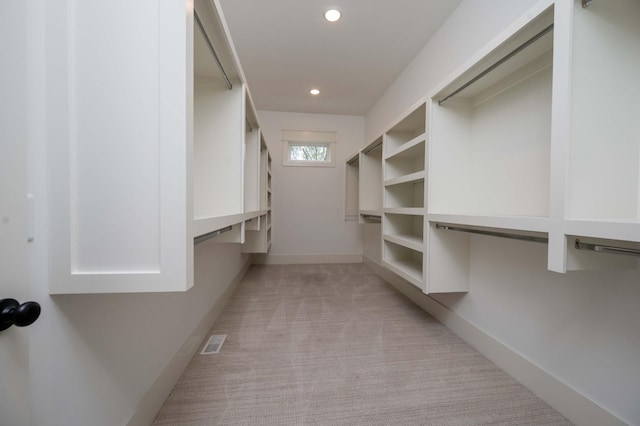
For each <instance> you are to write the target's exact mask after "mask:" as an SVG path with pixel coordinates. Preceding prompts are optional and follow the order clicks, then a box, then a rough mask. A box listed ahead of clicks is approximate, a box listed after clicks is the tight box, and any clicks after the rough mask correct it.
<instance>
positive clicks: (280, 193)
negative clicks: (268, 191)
mask: <svg viewBox="0 0 640 426" xmlns="http://www.w3.org/2000/svg"><path fill="white" fill-rule="evenodd" d="M258 117H259V119H260V124H261V126H262V131H263V132H264V135H265V138H266V141H267V145H268V146H269V151H270V152H271V157H272V166H271V173H272V187H273V199H272V208H273V213H272V219H273V233H272V245H271V251H270V254H269V256H270V257H271V258H280V259H284V257H283V256H287V257H290V256H292V255H296V256H301V255H302V256H304V255H308V256H316V255H331V256H336V255H337V256H338V257H339V256H341V255H362V235H361V233H362V229H361V227H360V226H359V225H358V222H354V221H349V222H347V221H345V220H344V216H345V192H344V191H345V161H346V159H347V157H348V156H349V155H352V154H353V153H354V152H356V151H358V149H360V148H361V147H362V145H363V144H364V117H358V116H340V115H324V114H301V113H287V112H275V111H258ZM282 130H308V131H314V130H315V131H336V132H337V139H338V142H337V143H336V153H337V158H336V166H335V167H284V166H283V165H282V145H283V143H282ZM309 259H311V257H310V258H309ZM334 259H335V257H334Z"/></svg>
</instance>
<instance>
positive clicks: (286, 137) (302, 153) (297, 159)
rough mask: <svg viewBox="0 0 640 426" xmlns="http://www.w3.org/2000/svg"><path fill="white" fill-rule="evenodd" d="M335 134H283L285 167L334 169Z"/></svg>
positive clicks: (286, 132) (286, 131)
mask: <svg viewBox="0 0 640 426" xmlns="http://www.w3.org/2000/svg"><path fill="white" fill-rule="evenodd" d="M335 141H336V137H335V132H301V131H291V130H285V131H284V132H283V142H284V144H283V150H282V151H283V164H284V165H285V166H307V167H335V153H334V147H335Z"/></svg>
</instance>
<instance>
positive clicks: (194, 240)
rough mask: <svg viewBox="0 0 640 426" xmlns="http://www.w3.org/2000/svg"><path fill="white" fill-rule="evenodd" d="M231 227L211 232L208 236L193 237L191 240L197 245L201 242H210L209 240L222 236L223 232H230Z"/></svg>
mask: <svg viewBox="0 0 640 426" xmlns="http://www.w3.org/2000/svg"><path fill="white" fill-rule="evenodd" d="M232 229H233V226H227V227H226V228H220V229H217V230H215V231H213V232H209V233H208V234H204V235H200V236H199V237H195V238H194V239H193V244H199V243H201V242H203V241H207V240H210V239H211V238H214V237H217V236H218V235H220V234H224V233H225V232H228V231H231V230H232Z"/></svg>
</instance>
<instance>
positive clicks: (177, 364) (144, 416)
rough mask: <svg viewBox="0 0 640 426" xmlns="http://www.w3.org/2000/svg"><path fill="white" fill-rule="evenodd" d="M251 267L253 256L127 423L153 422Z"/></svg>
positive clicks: (132, 425)
mask: <svg viewBox="0 0 640 426" xmlns="http://www.w3.org/2000/svg"><path fill="white" fill-rule="evenodd" d="M250 266H251V257H249V258H248V259H247V260H246V261H245V263H244V265H242V268H241V269H240V271H239V272H238V274H237V275H236V276H235V278H234V279H233V281H231V283H230V284H229V286H228V287H227V289H226V290H225V291H224V293H222V295H221V296H220V297H219V298H218V300H216V301H215V302H214V303H213V306H212V307H211V309H210V310H209V312H208V313H207V314H206V315H205V316H204V318H203V319H202V321H200V324H198V325H197V326H196V328H195V329H194V330H193V332H191V334H190V335H189V336H188V337H187V338H186V340H185V342H184V343H183V344H182V346H181V347H180V349H178V350H177V351H176V353H175V355H174V356H173V357H172V358H171V359H170V360H169V362H168V363H167V365H166V367H165V368H164V369H163V370H162V372H161V373H160V375H159V376H158V378H157V379H156V381H155V382H154V383H153V384H152V385H151V386H150V387H149V389H148V390H147V392H146V393H145V394H144V396H143V397H142V399H140V401H139V402H138V404H137V405H136V408H135V411H134V413H133V414H132V415H131V417H130V419H129V421H128V422H127V426H147V425H150V424H151V423H153V420H154V419H155V418H156V416H157V415H158V412H159V411H160V409H161V408H162V405H163V404H164V402H165V401H166V399H167V398H168V397H169V394H170V393H171V391H172V390H173V388H174V387H175V385H176V383H178V379H180V376H181V375H182V373H183V372H184V370H185V369H186V368H187V366H188V365H189V362H190V361H191V359H192V358H193V356H194V355H195V354H196V353H197V352H198V350H199V349H200V347H201V345H202V342H203V341H204V339H205V338H208V337H209V336H208V334H209V330H211V327H212V326H213V324H214V323H215V322H216V320H217V319H218V317H219V316H220V314H221V313H222V310H223V309H224V307H225V306H226V305H227V302H228V301H229V299H230V298H231V296H232V295H233V293H234V292H235V291H236V288H237V287H238V285H239V284H240V282H242V279H243V278H244V276H245V275H246V273H247V271H248V270H249V267H250Z"/></svg>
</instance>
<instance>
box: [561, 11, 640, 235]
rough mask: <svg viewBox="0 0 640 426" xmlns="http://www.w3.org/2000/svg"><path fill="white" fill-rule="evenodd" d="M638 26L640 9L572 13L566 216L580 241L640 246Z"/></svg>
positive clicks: (639, 27) (639, 69)
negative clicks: (594, 234)
mask: <svg viewBox="0 0 640 426" xmlns="http://www.w3.org/2000/svg"><path fill="white" fill-rule="evenodd" d="M638 22H640V4H639V3H638V2H607V1H599V2H593V3H592V4H591V5H590V6H589V8H588V9H584V10H583V9H580V8H576V10H575V11H574V13H573V33H572V40H573V46H572V52H573V56H572V59H573V68H572V75H571V80H570V81H571V86H572V87H571V95H572V96H571V99H570V110H571V121H570V123H571V124H570V128H569V131H570V135H571V137H570V146H569V148H568V152H569V153H570V156H569V161H568V163H569V179H568V187H569V191H568V197H567V206H568V207H567V212H566V217H567V220H568V221H570V222H575V223H570V224H568V226H569V227H571V228H572V231H571V232H575V231H578V230H579V229H580V228H581V229H584V231H579V232H584V233H579V234H578V235H584V236H589V233H590V231H589V230H590V229H591V228H597V230H598V231H597V234H598V235H599V236H601V237H605V238H606V237H609V238H612V239H618V240H619V239H621V238H620V237H623V238H622V239H623V240H627V241H632V242H639V241H640V154H639V153H640V130H639V125H638V117H640V102H638V99H640V82H639V80H638V75H639V74H640V51H639V49H638V48H637V46H639V45H640V25H638ZM594 99H597V102H593V100H594ZM621 229H622V230H624V231H623V232H622V235H621V233H620V232H619V231H620V230H621Z"/></svg>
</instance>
